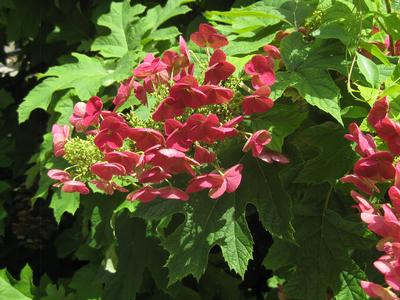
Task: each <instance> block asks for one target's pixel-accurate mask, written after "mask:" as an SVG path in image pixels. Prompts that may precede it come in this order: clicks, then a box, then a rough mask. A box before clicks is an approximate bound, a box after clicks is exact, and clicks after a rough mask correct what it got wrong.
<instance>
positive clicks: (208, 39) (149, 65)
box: [48, 24, 288, 202]
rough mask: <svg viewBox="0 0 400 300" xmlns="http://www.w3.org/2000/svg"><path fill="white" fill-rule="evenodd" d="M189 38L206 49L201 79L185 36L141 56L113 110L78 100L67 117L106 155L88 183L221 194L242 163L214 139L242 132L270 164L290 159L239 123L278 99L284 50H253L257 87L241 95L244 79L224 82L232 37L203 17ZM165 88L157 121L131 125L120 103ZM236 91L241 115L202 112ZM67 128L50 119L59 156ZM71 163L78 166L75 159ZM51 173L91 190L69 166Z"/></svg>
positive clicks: (251, 67) (233, 185)
mask: <svg viewBox="0 0 400 300" xmlns="http://www.w3.org/2000/svg"><path fill="white" fill-rule="evenodd" d="M191 41H192V42H193V43H194V44H196V45H198V46H199V47H202V48H206V54H207V55H208V61H207V62H204V61H203V62H201V61H198V63H199V65H200V67H202V70H201V72H200V73H201V75H200V76H197V78H196V77H195V75H194V74H195V64H194V63H193V62H192V61H191V56H190V52H189V49H188V47H187V44H186V41H185V40H184V39H183V38H182V37H181V38H180V40H179V53H178V52H175V51H173V50H168V51H165V52H164V53H163V54H162V55H161V56H160V57H155V56H154V55H153V54H148V55H147V56H146V57H145V58H144V61H143V62H142V63H141V64H139V65H138V66H137V67H136V68H135V69H134V71H133V76H132V77H131V78H129V79H128V80H126V81H125V82H123V83H122V84H121V85H120V87H119V89H118V92H117V95H116V96H115V98H114V99H113V101H112V103H113V107H112V110H105V109H104V107H103V106H104V105H103V101H102V100H101V99H100V98H99V97H97V96H94V97H92V98H90V99H89V101H88V102H87V103H83V102H79V103H77V104H76V105H75V107H74V111H73V115H72V116H71V118H70V123H71V124H72V125H73V126H74V128H75V131H76V132H77V133H84V134H86V136H89V135H90V136H94V139H93V142H94V144H95V145H96V147H97V148H98V149H99V150H100V151H101V153H102V155H103V157H104V160H102V161H96V162H95V163H93V164H92V165H91V166H90V172H91V174H92V175H93V179H91V180H90V183H91V184H94V185H95V186H96V187H97V188H98V189H101V190H103V191H104V192H105V193H107V194H113V193H114V191H115V190H118V191H121V192H125V193H128V195H127V199H128V200H131V201H133V200H139V201H141V202H149V201H152V200H153V199H155V198H157V197H160V198H164V199H178V200H183V201H185V200H188V198H189V195H188V194H191V193H196V192H198V191H201V190H204V189H206V190H209V196H210V197H211V198H213V199H216V198H219V197H220V196H222V195H223V194H224V193H232V192H234V191H235V190H236V189H237V188H238V186H239V185H240V182H241V179H242V170H243V165H242V164H236V165H234V166H232V167H230V168H228V169H224V168H222V167H221V166H220V165H219V161H218V153H216V151H215V150H214V149H213V146H214V145H217V144H218V143H221V142H224V141H226V140H227V139H231V138H238V137H244V138H245V139H246V142H245V144H244V147H243V151H244V152H249V151H251V153H252V155H253V156H254V157H256V158H259V159H262V160H264V161H265V162H267V163H273V162H280V163H287V162H288V159H287V158H286V157H285V156H284V155H283V154H281V153H277V152H274V151H270V150H267V149H266V148H265V146H266V145H267V144H268V143H269V142H270V141H271V135H270V133H269V132H268V131H267V130H259V131H257V132H255V133H251V132H246V131H244V130H242V127H241V126H242V122H243V120H244V119H246V118H251V115H254V114H260V113H264V112H267V111H268V110H270V109H271V108H272V107H273V105H274V102H273V101H272V100H271V99H270V98H269V94H270V92H271V89H270V86H271V85H272V84H273V83H274V82H275V72H274V68H275V60H279V59H280V53H279V50H278V49H277V48H276V47H274V46H272V45H266V46H265V47H264V50H265V52H266V55H262V54H257V55H254V56H253V57H252V59H251V60H250V61H249V62H248V63H247V64H246V66H245V68H244V71H245V73H246V74H247V75H246V76H247V80H249V82H251V84H252V86H253V88H254V91H252V90H251V89H250V88H249V87H247V86H245V87H246V89H245V91H247V92H249V91H252V92H251V93H250V94H249V95H247V96H244V97H238V96H240V95H238V93H239V86H238V88H237V89H232V88H229V87H227V85H225V82H226V81H227V80H228V79H229V78H230V77H231V76H232V74H233V73H234V72H235V66H234V65H232V64H231V63H229V62H228V61H227V57H226V54H225V53H224V51H223V50H221V47H223V46H226V45H227V44H228V40H227V38H226V37H225V36H224V35H222V34H220V33H218V32H217V31H216V30H215V29H214V28H213V27H212V26H210V25H208V24H200V26H199V30H198V31H197V32H195V33H193V34H192V35H191ZM210 52H212V53H210ZM196 67H197V65H196ZM244 80H246V78H245V79H244ZM200 81H201V82H200ZM242 84H243V85H244V83H243V82H242ZM161 89H163V90H164V91H165V90H166V91H167V95H166V96H165V97H163V98H162V99H160V101H159V103H158V104H157V105H156V107H155V108H154V110H153V111H152V115H151V117H152V122H153V123H154V124H158V127H157V126H154V127H153V128H145V127H131V126H130V124H129V122H128V121H127V115H126V114H124V113H123V112H122V113H118V108H120V107H121V105H123V104H124V103H125V102H126V101H127V99H128V98H129V97H130V95H131V94H132V93H133V94H134V95H135V96H136V98H137V99H138V100H139V101H140V102H141V104H142V105H148V96H149V95H151V94H157V95H159V94H160V93H158V92H159V91H160V90H161ZM234 98H235V99H239V100H238V101H239V103H238V105H237V106H236V107H238V108H239V109H238V110H237V111H235V110H232V111H234V112H236V114H237V115H235V116H233V117H232V118H230V119H224V120H223V119H221V116H218V115H217V114H216V113H208V114H204V113H201V112H199V111H198V109H199V108H205V107H209V106H210V105H214V106H215V105H217V106H223V105H225V106H226V107H228V108H229V104H230V103H231V102H232V101H233V99H234ZM240 108H241V109H240ZM240 110H241V112H240ZM202 111H203V112H204V110H202ZM160 128H162V130H160ZM70 135H71V132H70V129H69V127H68V126H60V125H54V126H53V137H54V154H55V156H63V155H64V154H65V150H64V146H65V144H66V143H68V141H69V139H70ZM71 168H72V170H73V166H72V167H71ZM205 170H207V171H205ZM184 173H186V174H187V175H188V176H190V177H191V178H190V179H189V180H188V182H187V187H186V189H185V190H182V189H180V188H177V187H175V186H173V185H172V178H173V176H176V175H178V174H184ZM48 175H49V176H50V177H51V178H52V179H54V180H57V181H58V183H57V184H56V186H62V190H63V191H65V192H79V193H82V194H86V193H89V189H88V187H87V186H86V184H87V182H83V181H79V174H74V175H76V176H74V178H71V177H72V176H71V175H70V174H69V173H68V172H67V171H65V170H50V171H49V173H48ZM129 178H130V179H132V178H133V179H134V180H128V181H129V184H121V180H120V179H122V182H123V179H129ZM132 185H133V191H131V192H130V190H132V188H131V186H132Z"/></svg>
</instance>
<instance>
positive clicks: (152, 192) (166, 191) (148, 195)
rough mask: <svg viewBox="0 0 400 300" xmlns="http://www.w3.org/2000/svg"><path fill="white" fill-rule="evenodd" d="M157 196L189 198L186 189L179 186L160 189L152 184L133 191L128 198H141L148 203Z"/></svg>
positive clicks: (141, 200) (140, 199)
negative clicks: (183, 189)
mask: <svg viewBox="0 0 400 300" xmlns="http://www.w3.org/2000/svg"><path fill="white" fill-rule="evenodd" d="M157 197H160V198H163V199H175V200H182V201H186V200H188V199H189V196H188V195H187V194H186V193H185V192H184V191H182V190H180V189H178V188H175V187H163V188H159V189H154V188H153V187H151V186H145V187H142V188H140V189H138V190H137V191H135V192H133V193H130V194H129V195H128V197H127V199H128V200H130V201H134V200H139V201H140V202H142V203H147V202H150V201H153V200H154V199H155V198H157Z"/></svg>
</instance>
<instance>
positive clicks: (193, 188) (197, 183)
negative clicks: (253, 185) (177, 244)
mask: <svg viewBox="0 0 400 300" xmlns="http://www.w3.org/2000/svg"><path fill="white" fill-rule="evenodd" d="M242 170H243V165H242V164H237V165H235V166H233V167H231V168H230V169H228V170H226V171H225V173H224V174H217V173H210V174H205V175H201V176H197V177H195V178H193V179H192V180H191V181H190V182H189V184H188V187H187V189H186V192H187V193H195V192H198V191H201V190H204V189H209V192H208V195H209V196H210V198H212V199H217V198H219V197H221V196H222V195H223V194H224V193H225V192H227V193H233V192H234V191H236V190H237V188H238V187H239V185H240V182H241V180H242Z"/></svg>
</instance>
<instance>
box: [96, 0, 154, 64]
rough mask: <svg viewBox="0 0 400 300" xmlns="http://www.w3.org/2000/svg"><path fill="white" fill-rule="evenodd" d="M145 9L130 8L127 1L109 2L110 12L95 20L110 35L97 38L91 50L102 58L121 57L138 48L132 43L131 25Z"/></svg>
mask: <svg viewBox="0 0 400 300" xmlns="http://www.w3.org/2000/svg"><path fill="white" fill-rule="evenodd" d="M145 9H146V7H145V6H143V5H141V4H136V5H135V6H133V7H131V6H130V4H129V1H123V2H111V7H110V12H109V13H107V14H104V15H102V16H100V17H99V19H98V20H97V24H98V25H100V26H104V27H107V28H108V29H109V30H110V34H109V35H106V36H99V37H97V38H96V39H95V40H94V42H93V44H92V46H91V50H92V51H99V52H100V54H101V55H103V56H104V57H122V56H124V55H125V54H126V53H127V52H128V51H129V50H133V49H136V48H138V47H139V46H140V45H138V44H135V43H132V41H133V39H134V36H133V35H134V33H133V32H132V23H133V22H134V21H137V20H139V17H138V15H140V14H141V13H143V12H144V11H145Z"/></svg>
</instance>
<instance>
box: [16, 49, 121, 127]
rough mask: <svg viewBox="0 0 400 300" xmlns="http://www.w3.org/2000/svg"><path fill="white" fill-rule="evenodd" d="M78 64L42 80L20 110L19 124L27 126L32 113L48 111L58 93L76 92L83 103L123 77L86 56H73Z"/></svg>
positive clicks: (55, 69) (50, 72)
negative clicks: (35, 110) (42, 110)
mask: <svg viewBox="0 0 400 300" xmlns="http://www.w3.org/2000/svg"><path fill="white" fill-rule="evenodd" d="M72 55H73V56H74V57H75V58H76V59H77V60H78V61H77V62H76V63H69V64H64V65H61V66H56V67H51V68H50V69H49V70H48V71H47V72H46V73H45V74H43V75H42V76H41V78H45V79H44V80H43V81H42V82H41V83H39V84H38V85H37V86H36V87H35V88H34V89H32V90H31V91H30V92H29V94H28V95H27V96H26V97H25V99H24V101H23V102H22V103H21V105H20V106H19V108H18V118H19V122H20V123H22V122H25V121H26V120H27V119H28V118H29V115H30V113H31V112H32V111H33V110H34V109H36V108H41V109H44V110H47V108H48V106H49V105H50V103H51V101H52V98H54V97H53V96H54V93H55V92H56V91H61V90H66V89H73V91H72V92H73V93H74V94H75V95H76V96H78V98H79V99H80V100H82V101H85V100H87V99H89V98H90V97H91V96H93V95H96V94H97V92H98V90H99V88H100V87H101V86H102V85H109V84H111V83H113V82H114V81H115V77H119V76H118V74H117V73H114V72H113V71H112V70H110V69H107V68H106V67H105V66H104V64H103V63H102V61H100V60H99V59H97V58H93V57H89V56H86V55H84V54H79V53H73V54H72Z"/></svg>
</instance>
